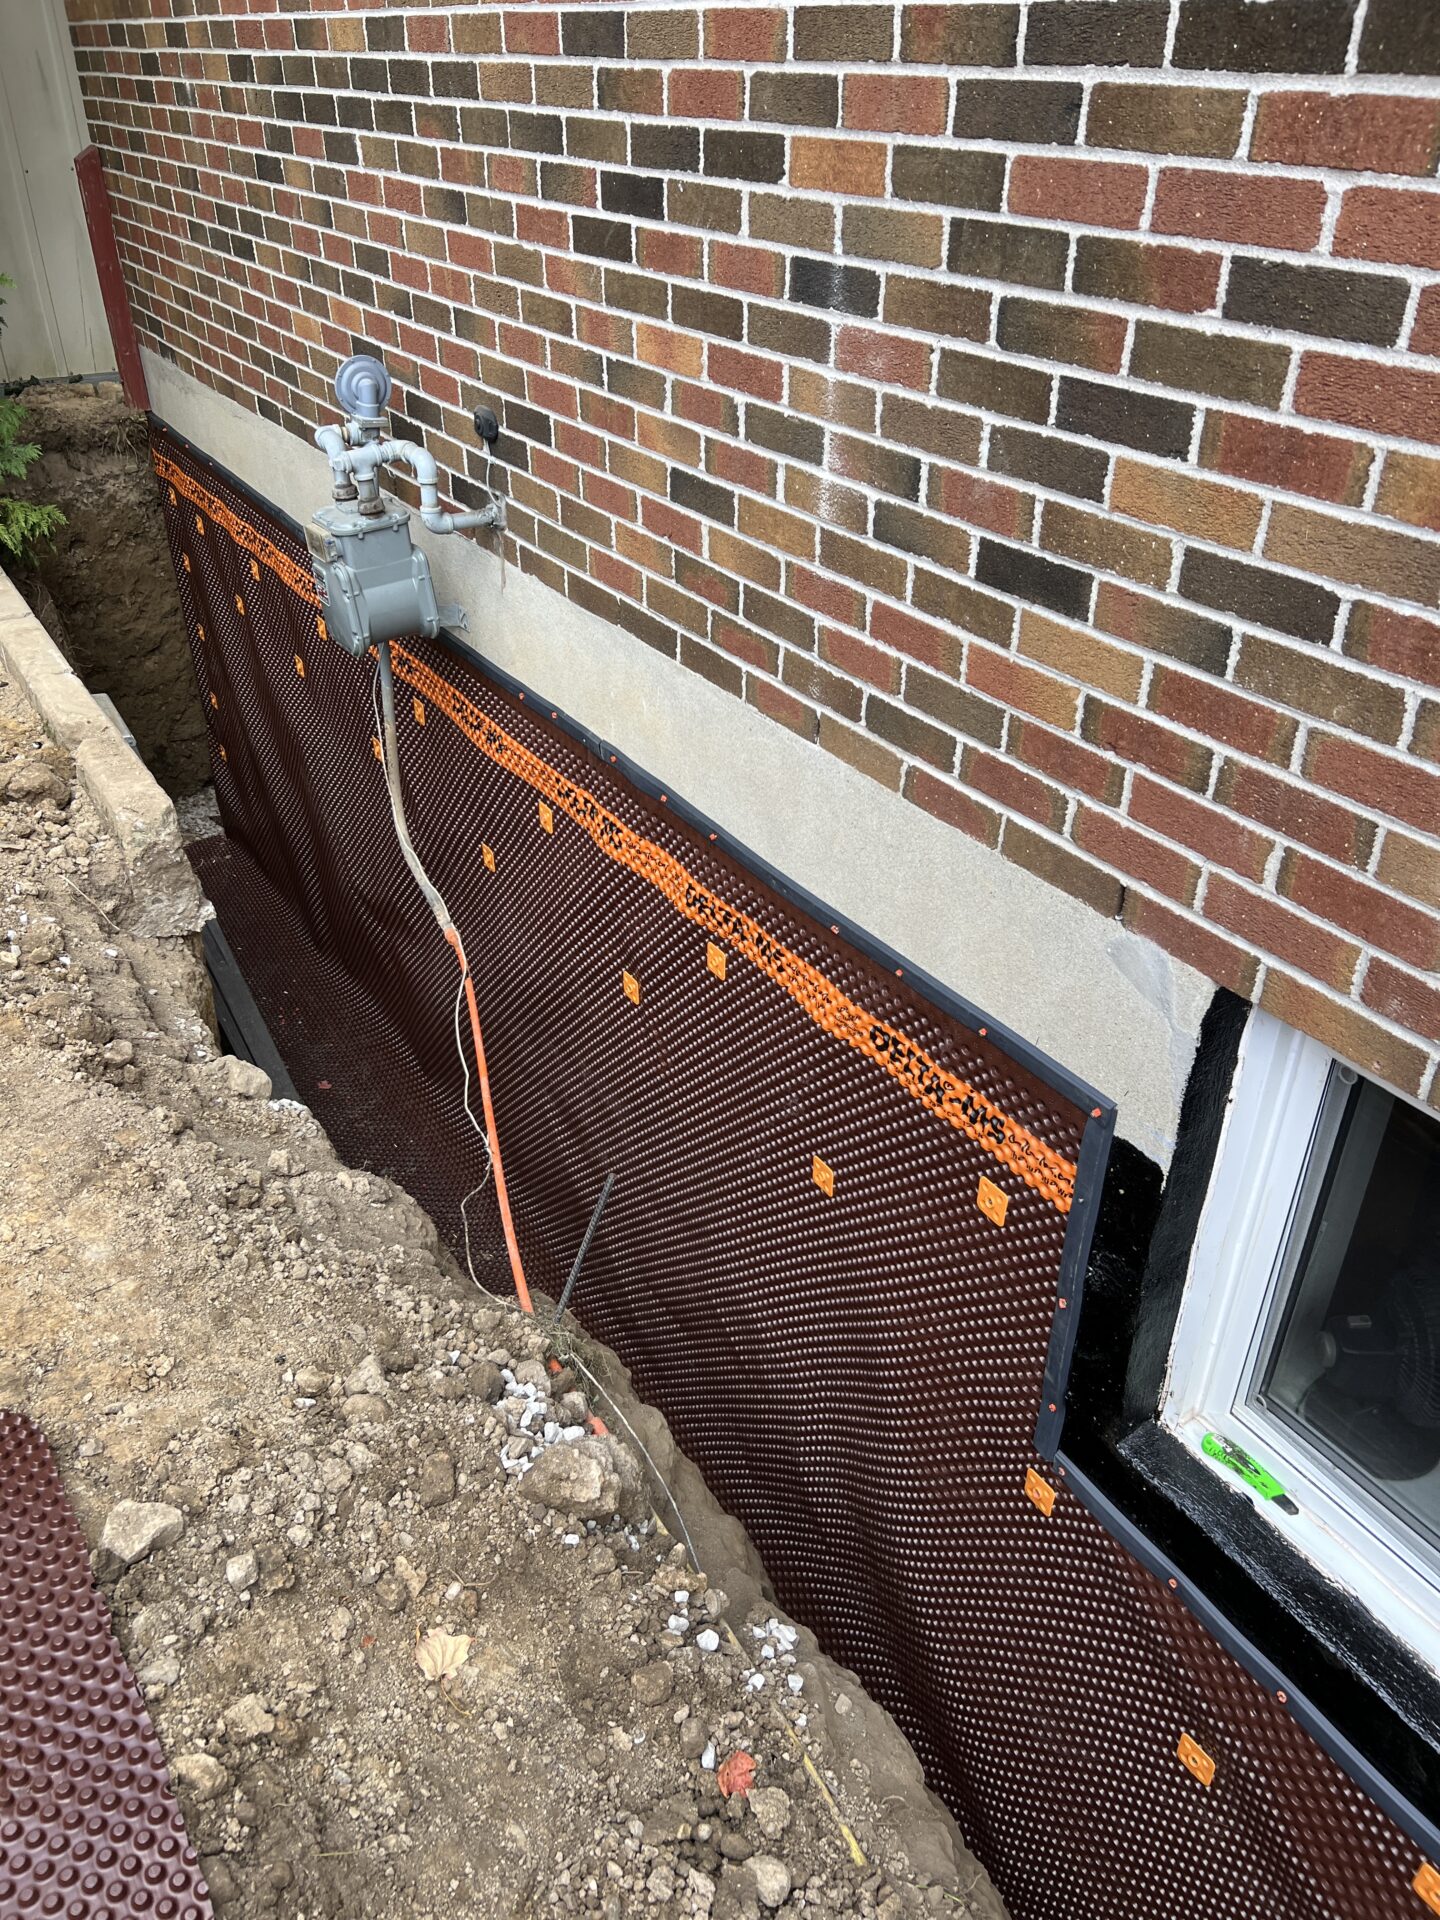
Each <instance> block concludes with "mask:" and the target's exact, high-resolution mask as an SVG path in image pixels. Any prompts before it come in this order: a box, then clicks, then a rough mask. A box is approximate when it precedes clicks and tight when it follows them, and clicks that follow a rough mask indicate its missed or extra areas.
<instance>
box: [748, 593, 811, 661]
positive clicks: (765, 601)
mask: <svg viewBox="0 0 1440 1920" xmlns="http://www.w3.org/2000/svg"><path fill="white" fill-rule="evenodd" d="M743 606H744V613H745V618H746V619H747V620H748V621H749V622H750V624H751V626H752V627H763V628H764V630H765V631H766V633H773V634H774V635H775V636H776V638H777V639H780V640H783V641H784V642H785V644H786V645H787V646H789V647H796V648H799V649H801V650H802V651H805V652H813V651H814V648H815V622H814V620H813V619H811V617H810V615H809V614H808V613H806V612H804V611H803V609H801V608H800V607H797V606H795V605H793V604H792V603H791V602H790V601H788V600H780V599H776V598H775V597H774V596H773V595H772V594H768V593H761V592H759V591H758V590H757V589H756V588H755V587H750V586H747V587H746V588H745V589H744V596H743Z"/></svg>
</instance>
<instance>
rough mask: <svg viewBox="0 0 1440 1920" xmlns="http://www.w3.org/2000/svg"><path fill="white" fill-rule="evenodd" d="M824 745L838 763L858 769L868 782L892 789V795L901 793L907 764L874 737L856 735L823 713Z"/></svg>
mask: <svg viewBox="0 0 1440 1920" xmlns="http://www.w3.org/2000/svg"><path fill="white" fill-rule="evenodd" d="M820 745H821V746H822V747H823V748H824V749H825V751H826V752H827V753H833V754H834V755H835V756H836V758H837V759H839V760H843V761H845V762H846V764H847V765H848V766H852V767H854V768H855V770H856V772H857V773H863V774H864V775H865V776H866V777H867V779H870V780H874V781H877V782H878V783H879V784H880V785H881V786H882V787H889V789H890V791H891V792H892V793H898V792H899V791H900V775H901V770H902V768H903V766H904V762H903V761H902V759H901V758H900V755H899V754H898V753H892V752H891V750H890V748H889V747H885V746H882V745H881V744H880V742H879V741H878V740H876V739H875V738H874V737H873V736H872V735H870V734H864V733H856V732H854V730H853V729H852V728H850V727H847V726H842V724H841V723H840V721H838V720H835V719H832V718H831V716H830V715H829V714H828V713H822V714H821V716H820Z"/></svg>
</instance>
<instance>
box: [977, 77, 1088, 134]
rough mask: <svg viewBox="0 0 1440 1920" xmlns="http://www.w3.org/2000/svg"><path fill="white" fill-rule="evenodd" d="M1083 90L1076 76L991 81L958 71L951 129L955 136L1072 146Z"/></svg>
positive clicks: (1077, 126) (1077, 125) (1077, 127)
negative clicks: (1061, 78) (1056, 78)
mask: <svg viewBox="0 0 1440 1920" xmlns="http://www.w3.org/2000/svg"><path fill="white" fill-rule="evenodd" d="M1082 98H1083V89H1082V88H1081V86H1080V84H1079V82H1078V81H1074V80H1029V79H1026V80H990V79H978V78H972V77H971V76H969V75H964V74H962V76H961V78H960V79H959V81H958V82H957V83H956V87H955V117H954V120H953V121H952V123H951V131H952V132H953V133H954V135H955V137H956V138H957V139H958V140H1019V141H1023V142H1025V143H1026V144H1027V145H1034V146H1042V145H1043V146H1073V145H1074V142H1075V135H1076V132H1077V131H1078V129H1079V125H1080V107H1081V102H1082Z"/></svg>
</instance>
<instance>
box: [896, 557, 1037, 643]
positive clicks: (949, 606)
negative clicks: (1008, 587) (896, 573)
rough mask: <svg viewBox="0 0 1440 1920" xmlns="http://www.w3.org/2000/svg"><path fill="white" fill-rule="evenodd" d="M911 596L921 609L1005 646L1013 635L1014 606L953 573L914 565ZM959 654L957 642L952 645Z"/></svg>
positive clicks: (963, 629) (955, 627) (959, 628)
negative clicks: (956, 576) (939, 571)
mask: <svg viewBox="0 0 1440 1920" xmlns="http://www.w3.org/2000/svg"><path fill="white" fill-rule="evenodd" d="M910 592H911V597H912V599H913V600H914V602H915V605H916V606H917V607H918V608H919V609H920V611H921V613H926V614H929V615H930V616H931V617H932V618H933V619H936V620H943V621H945V622H946V623H947V624H948V625H949V626H950V627H952V628H954V629H957V630H959V631H962V632H965V633H978V634H979V635H980V636H981V638H982V639H985V640H989V641H991V642H992V643H993V644H994V645H995V646H997V647H1003V646H1007V645H1008V644H1009V642H1010V640H1011V638H1012V637H1013V635H1014V631H1015V618H1016V610H1015V608H1014V607H1012V606H1011V605H1010V604H1009V603H1008V602H1007V601H1004V600H999V599H997V598H996V597H995V595H994V594H990V593H985V592H983V591H982V590H981V589H980V588H979V587H973V586H971V585H970V583H969V581H968V580H957V579H956V578H955V576H954V575H953V574H949V573H931V572H930V570H929V568H928V567H921V566H917V567H916V569H915V577H914V580H913V581H912V582H911V587H910ZM955 651H956V654H957V656H958V652H959V649H958V646H957V647H956V649H955Z"/></svg>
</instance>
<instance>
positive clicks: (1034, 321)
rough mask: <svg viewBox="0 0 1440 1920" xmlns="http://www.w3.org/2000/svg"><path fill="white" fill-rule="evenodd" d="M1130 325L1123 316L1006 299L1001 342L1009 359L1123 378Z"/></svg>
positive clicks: (1013, 298)
mask: <svg viewBox="0 0 1440 1920" xmlns="http://www.w3.org/2000/svg"><path fill="white" fill-rule="evenodd" d="M1128 330H1129V329H1128V323H1127V322H1126V320H1125V317H1124V315H1123V314H1118V313H1096V312H1092V311H1090V310H1088V309H1086V308H1083V307H1056V306H1051V305H1050V304H1049V303H1048V302H1046V301H1044V300H1026V299H1021V298H1018V297H1016V296H1013V295H1009V294H1007V295H1006V296H1005V298H1004V299H1002V300H1001V302H1000V321H999V328H998V335H997V337H998V339H999V343H1000V345H1001V346H1002V347H1003V348H1004V349H1005V350H1006V351H1007V352H1008V353H1023V354H1027V355H1029V356H1030V358H1031V359H1035V360H1063V361H1065V362H1067V364H1069V365H1071V366H1077V367H1092V368H1094V369H1095V370H1096V371H1097V372H1099V373H1118V372H1119V371H1120V368H1121V365H1122V364H1123V362H1124V358H1125V341H1126V336H1127V333H1128Z"/></svg>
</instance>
